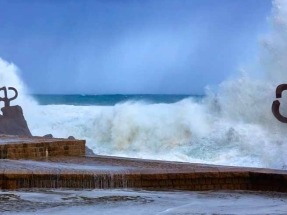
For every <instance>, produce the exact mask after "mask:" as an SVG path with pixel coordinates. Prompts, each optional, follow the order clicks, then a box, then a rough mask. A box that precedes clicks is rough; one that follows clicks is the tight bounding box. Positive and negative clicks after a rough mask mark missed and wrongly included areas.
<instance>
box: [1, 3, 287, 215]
mask: <svg viewBox="0 0 287 215" xmlns="http://www.w3.org/2000/svg"><path fill="white" fill-rule="evenodd" d="M286 2H287V1H285V0H274V1H273V9H272V14H271V15H270V17H269V18H268V20H269V22H270V29H269V30H270V32H268V33H267V35H265V36H263V37H261V41H260V48H259V51H258V56H257V58H256V59H257V60H256V61H255V62H253V63H251V65H246V67H245V68H244V69H243V71H241V72H236V73H234V74H232V75H231V77H228V78H226V80H222V82H221V83H220V84H219V85H218V86H207V87H206V89H205V92H204V94H203V95H195V94H194V93H193V92H190V93H189V94H188V95H138V94H137V95H122V94H117V95H97V94H96V93H95V94H89V95H86V94H75V95H60V94H58V95H37V94H33V93H31V91H30V89H29V86H27V85H26V84H25V82H24V80H23V79H22V78H21V71H20V69H21V68H20V69H19V68H17V66H16V65H14V64H13V63H9V62H7V61H5V60H4V59H1V58H0V86H1V87H2V86H6V87H15V88H17V90H18V92H19V96H18V98H17V99H16V100H14V101H12V102H11V105H21V107H22V108H23V112H24V116H25V118H26V121H27V123H28V126H29V128H30V130H31V132H32V134H33V135H35V136H43V135H46V134H52V135H53V136H54V137H60V138H67V137H69V136H74V137H75V138H77V139H84V140H86V144H87V146H88V147H89V148H90V149H92V150H93V152H94V153H95V154H99V155H111V156H122V157H132V158H145V159H156V160H168V161H182V162H192V163H204V164H216V165H229V166H243V167H261V168H272V169H280V170H287V156H286V154H287V135H286V134H287V125H286V124H284V123H281V122H279V121H278V120H277V119H276V118H275V117H274V116H273V114H272V111H271V106H272V103H273V101H274V100H277V98H276V95H275V89H276V87H277V86H278V85H279V84H282V83H287V73H286V71H287V64H286V56H287V49H286V47H287V39H286V38H287V34H286V32H287V19H286V17H287V16H286V14H287V13H286V11H287V3H286ZM242 45H244V44H242ZM15 63H17V62H15ZM22 72H25V71H22ZM214 72H215V73H216V71H214ZM0 93H1V92H0ZM2 93H3V92H2ZM9 93H10V92H8V94H9ZM0 96H1V97H3V95H2V94H0ZM9 96H10V97H11V95H10V94H9ZM12 96H13V95H12ZM286 99H287V94H286V93H283V97H282V98H278V100H279V101H280V104H281V106H280V112H281V114H282V115H284V116H287V100H286ZM1 105H2V106H3V104H0V107H1ZM47 202H48V203H47ZM286 203H287V196H286V195H285V194H279V193H260V192H255V193H253V192H251V193H250V192H240V191H235V192H177V191H170V192H159V191H142V190H38V191H37V190H32V191H29V190H28V191H27V190H26V191H9V192H6V191H0V204H1V207H0V212H1V213H3V214H15V213H16V214H50V213H54V214H88V213H91V214H286V211H287V208H286V205H287V204H286ZM1 209H2V211H1Z"/></svg>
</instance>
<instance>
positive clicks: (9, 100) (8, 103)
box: [0, 87, 18, 107]
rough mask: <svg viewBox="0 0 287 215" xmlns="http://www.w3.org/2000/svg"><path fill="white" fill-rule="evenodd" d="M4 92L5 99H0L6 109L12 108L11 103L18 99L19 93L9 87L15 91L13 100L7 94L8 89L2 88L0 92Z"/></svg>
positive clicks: (10, 88) (9, 88)
mask: <svg viewBox="0 0 287 215" xmlns="http://www.w3.org/2000/svg"><path fill="white" fill-rule="evenodd" d="M2 90H3V91H4V97H0V101H3V102H4V106H5V107H9V106H10V102H11V101H12V100H14V99H16V98H17V97H18V91H17V90H16V89H15V88H14V87H8V90H13V91H14V93H15V95H14V96H13V97H12V98H8V94H7V88H6V87H1V88H0V91H2Z"/></svg>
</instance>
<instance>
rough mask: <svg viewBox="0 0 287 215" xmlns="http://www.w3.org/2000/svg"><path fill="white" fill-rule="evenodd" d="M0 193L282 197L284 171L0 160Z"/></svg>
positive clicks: (96, 160) (286, 188)
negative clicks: (113, 191)
mask: <svg viewBox="0 0 287 215" xmlns="http://www.w3.org/2000/svg"><path fill="white" fill-rule="evenodd" d="M0 164H1V166H0V188H2V189H17V188H140V189H152V190H159V189H161V190H166V189H173V190H196V191H201V190H202V191H203V190H261V191H278V192H287V171H283V170H282V171H280V170H270V169H259V168H241V167H240V168H239V167H226V166H215V165H203V164H190V163H180V162H164V161H154V160H140V159H126V158H115V157H106V156H94V157H49V158H48V159H40V160H39V159H38V160H37V161H25V160H18V161H12V160H1V161H0Z"/></svg>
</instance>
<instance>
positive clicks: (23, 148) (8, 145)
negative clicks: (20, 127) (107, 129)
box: [0, 135, 85, 159]
mask: <svg viewBox="0 0 287 215" xmlns="http://www.w3.org/2000/svg"><path fill="white" fill-rule="evenodd" d="M63 155H66V156H84V155H85V141H84V140H70V139H57V138H43V137H22V136H14V135H13V136H12V135H0V159H36V158H46V157H49V156H63Z"/></svg>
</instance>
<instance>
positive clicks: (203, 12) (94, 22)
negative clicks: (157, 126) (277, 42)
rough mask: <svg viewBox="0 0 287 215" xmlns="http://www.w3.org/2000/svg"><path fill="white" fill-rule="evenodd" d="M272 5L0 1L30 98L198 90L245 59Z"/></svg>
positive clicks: (11, 54)
mask: <svg viewBox="0 0 287 215" xmlns="http://www.w3.org/2000/svg"><path fill="white" fill-rule="evenodd" d="M271 7H272V2H271V0H85V1H80V0H40V1H38V0H0V11H1V13H0V57H1V58H3V59H4V60H6V61H9V62H13V63H14V64H16V65H17V66H18V67H19V68H20V70H21V76H22V78H23V80H24V82H25V83H26V84H27V85H28V87H29V89H30V91H31V92H32V93H47V94H49V93H50V94H51V93H52V94H53V93H57V94H58V93H63V94H67V93H68V94H77V93H80V94H115V93H123V94H124V93H131V94H133V93H134V94H137V93H146V94H155V93H159V94H202V93H204V88H205V86H206V85H217V84H218V83H220V82H222V81H223V80H224V79H226V78H228V77H230V76H232V75H233V74H234V73H236V72H237V70H238V69H239V68H240V67H242V66H244V65H248V64H250V63H252V62H253V61H254V60H255V58H256V55H257V54H258V53H257V51H258V46H259V42H258V40H259V38H260V37H261V36H262V35H263V34H264V33H265V32H266V31H267V30H268V21H267V17H268V16H269V15H270V13H271Z"/></svg>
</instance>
